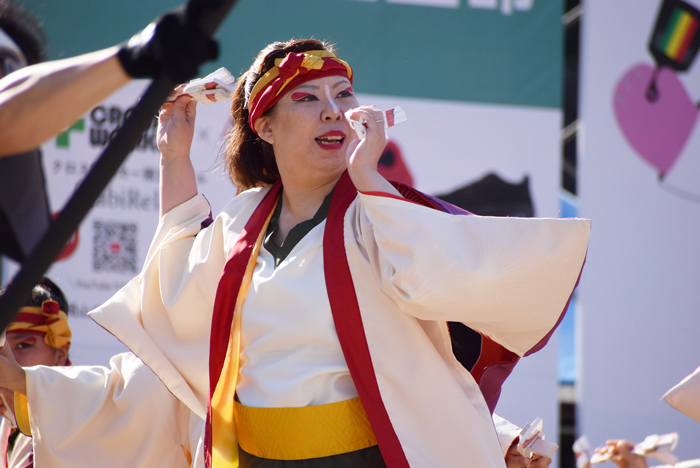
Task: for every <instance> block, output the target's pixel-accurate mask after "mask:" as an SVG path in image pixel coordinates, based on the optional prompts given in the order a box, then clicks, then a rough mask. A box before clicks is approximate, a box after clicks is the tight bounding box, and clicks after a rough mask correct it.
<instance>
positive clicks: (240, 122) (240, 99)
mask: <svg viewBox="0 0 700 468" xmlns="http://www.w3.org/2000/svg"><path fill="white" fill-rule="evenodd" d="M307 50H327V51H329V52H333V46H332V45H330V44H326V43H325V42H322V41H317V40H316V39H296V40H295V39H292V40H290V41H287V42H274V43H272V44H270V45H268V46H267V47H265V48H264V49H263V50H261V51H260V53H259V54H258V56H257V57H256V59H255V61H254V62H253V65H251V67H250V69H249V70H248V71H247V72H245V73H244V74H243V75H242V76H241V78H240V79H239V80H238V84H237V85H236V89H235V91H234V94H233V100H232V102H231V121H232V122H233V128H232V129H231V133H230V134H229V137H228V143H227V147H226V157H225V164H226V170H227V171H228V174H229V177H230V178H231V181H233V183H234V184H235V185H236V187H237V188H238V192H242V191H243V190H248V189H250V188H253V187H260V186H264V185H268V184H272V183H274V182H275V181H276V180H277V179H278V178H279V176H280V175H279V171H278V169H277V163H276V162H275V153H274V152H273V150H272V145H270V144H269V143H267V142H266V141H264V140H263V139H261V138H260V137H259V136H258V135H256V134H255V132H253V130H252V129H251V128H250V125H249V123H248V109H247V107H246V104H247V97H248V95H249V94H250V91H251V90H252V88H253V86H255V83H257V81H258V80H259V79H260V77H262V76H263V75H264V74H265V73H267V71H268V70H270V69H271V68H272V67H274V66H275V60H276V59H279V58H284V57H286V56H287V54H289V53H299V52H305V51H307ZM273 109H274V107H273ZM270 111H272V109H270V110H268V111H267V112H270ZM266 114H267V113H266Z"/></svg>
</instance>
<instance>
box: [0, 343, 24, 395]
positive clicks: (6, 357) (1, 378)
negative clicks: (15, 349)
mask: <svg viewBox="0 0 700 468" xmlns="http://www.w3.org/2000/svg"><path fill="white" fill-rule="evenodd" d="M0 387H5V388H7V389H9V390H12V391H13V392H18V393H21V394H23V395H26V394H27V379H26V373H25V372H24V369H22V366H20V365H19V364H17V361H15V357H14V356H13V355H12V349H11V348H10V345H9V344H8V343H7V342H5V344H4V345H3V346H2V347H0Z"/></svg>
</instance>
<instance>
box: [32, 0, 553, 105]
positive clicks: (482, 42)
mask: <svg viewBox="0 0 700 468" xmlns="http://www.w3.org/2000/svg"><path fill="white" fill-rule="evenodd" d="M502 1H511V0H498V2H494V4H495V5H496V4H500V2H502ZM27 3H28V5H29V6H30V7H32V8H33V10H34V11H35V12H36V14H37V15H39V16H40V17H41V18H42V19H43V20H44V22H45V27H46V30H47V33H48V35H49V38H50V40H51V44H50V51H51V57H52V58H57V57H66V56H72V55H76V54H79V53H84V52H87V51H90V50H94V49H96V48H100V47H107V46H110V45H113V44H115V43H118V42H120V41H123V40H126V39H128V37H129V36H130V35H131V34H133V33H134V32H135V31H137V30H138V29H140V28H143V27H144V26H145V25H146V24H147V23H148V22H149V21H150V20H151V19H152V18H153V17H155V16H157V15H158V14H159V13H161V12H162V11H165V10H167V9H168V8H172V7H174V6H176V5H178V4H179V2H177V1H172V0H152V1H150V2H143V1H140V0H138V1H137V0H121V1H120V2H94V1H91V0H74V1H72V2H69V3H67V2H56V1H55V0H27ZM562 11H563V1H562V0H547V1H534V2H533V6H532V8H531V9H530V10H526V11H520V10H517V9H516V10H514V11H513V12H512V14H510V15H505V14H503V13H501V11H500V8H496V9H483V8H474V7H471V6H469V2H468V1H467V0H463V1H462V2H461V3H460V6H459V7H458V8H440V7H426V6H415V5H403V4H396V3H386V2H385V1H383V0H381V1H374V2H372V1H356V0H294V1H291V0H240V2H239V3H238V6H237V7H236V8H235V10H234V12H233V13H232V15H231V16H230V17H229V18H228V19H227V20H226V22H225V23H224V25H223V27H222V29H221V30H220V32H219V34H218V38H219V39H220V45H221V57H220V58H219V60H217V61H216V63H214V64H207V65H206V68H205V70H203V72H204V73H206V72H208V71H210V70H214V69H216V68H217V67H219V66H225V67H227V68H228V69H229V70H230V71H231V72H232V73H234V74H238V73H240V72H242V71H243V70H245V69H246V68H247V67H248V66H249V65H250V63H251V62H252V59H253V57H254V56H255V55H256V54H257V52H258V51H259V50H260V49H261V48H262V47H264V46H265V45H266V44H267V43H269V42H272V41H275V40H287V39H289V38H292V37H295V38H299V37H315V38H317V39H326V40H330V41H332V42H335V43H337V44H338V48H339V53H340V56H341V57H342V58H344V59H345V60H347V61H348V62H349V63H350V64H351V65H352V66H353V68H354V69H355V72H356V84H355V89H356V91H358V92H360V93H370V94H381V95H396V96H410V97H418V98H428V99H441V100H450V101H470V102H481V103H494V104H506V105H526V106H539V107H551V108H558V107H560V106H561V94H562V79H563V78H562V77H563V73H562V67H563V48H562V41H563V26H562V23H561V14H562ZM78 21H79V22H78ZM204 73H203V74H204Z"/></svg>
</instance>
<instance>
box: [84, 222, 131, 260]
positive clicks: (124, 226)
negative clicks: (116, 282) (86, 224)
mask: <svg viewBox="0 0 700 468" xmlns="http://www.w3.org/2000/svg"><path fill="white" fill-rule="evenodd" d="M93 229H94V232H93V246H92V267H93V269H94V270H96V271H105V272H113V273H129V272H130V273H136V272H137V271H138V258H137V255H136V253H137V250H136V244H137V231H138V229H137V225H136V224H135V223H120V222H115V221H95V222H93Z"/></svg>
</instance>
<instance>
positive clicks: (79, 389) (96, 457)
mask: <svg viewBox="0 0 700 468" xmlns="http://www.w3.org/2000/svg"><path fill="white" fill-rule="evenodd" d="M110 366H111V367H110V368H109V369H108V368H106V367H100V366H91V367H88V366H76V367H63V368H57V367H45V366H37V367H33V368H28V369H27V403H28V410H29V422H30V424H31V432H32V436H33V438H34V459H35V464H36V466H41V467H43V468H54V467H76V466H110V467H124V468H127V467H129V468H135V467H144V468H146V467H149V468H152V467H154V466H167V467H174V468H177V467H182V468H185V467H188V466H190V462H189V460H188V457H187V455H186V453H187V452H195V449H194V448H190V444H191V441H190V434H189V433H190V416H191V414H192V413H191V412H190V410H189V409H188V408H187V407H186V406H184V405H183V404H182V403H180V402H179V400H178V399H177V398H175V397H174V396H173V395H172V394H171V393H170V392H169V391H168V389H167V388H166V387H165V385H163V383H162V382H161V381H160V379H159V378H158V377H157V376H156V375H155V374H154V373H153V372H152V371H151V370H150V369H149V368H148V367H147V366H146V365H144V364H143V362H141V360H139V359H138V358H137V357H136V356H134V355H133V354H131V353H124V354H120V355H117V356H114V357H113V358H112V359H111V361H110Z"/></svg>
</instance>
